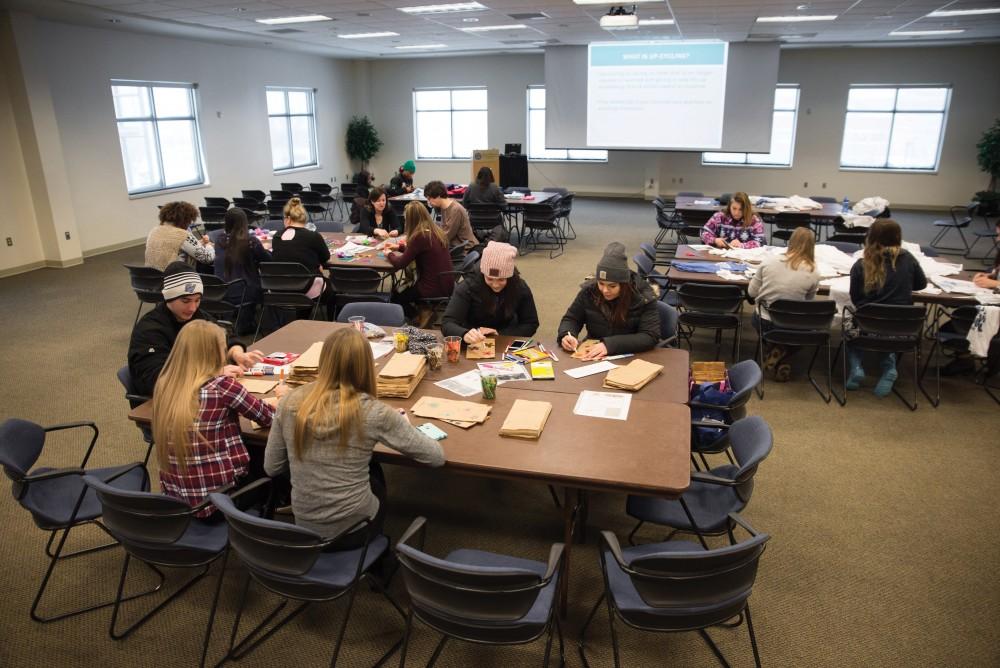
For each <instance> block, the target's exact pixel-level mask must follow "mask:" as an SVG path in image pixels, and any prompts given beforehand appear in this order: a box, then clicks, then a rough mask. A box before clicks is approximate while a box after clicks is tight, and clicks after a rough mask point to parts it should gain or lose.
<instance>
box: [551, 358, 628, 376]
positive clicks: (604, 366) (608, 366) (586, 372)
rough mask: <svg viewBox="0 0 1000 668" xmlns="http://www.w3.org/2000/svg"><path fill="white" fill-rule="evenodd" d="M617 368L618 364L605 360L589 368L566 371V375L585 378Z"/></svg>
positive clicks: (579, 367)
mask: <svg viewBox="0 0 1000 668" xmlns="http://www.w3.org/2000/svg"><path fill="white" fill-rule="evenodd" d="M617 366H618V365H617V364H614V363H612V362H608V361H607V360H604V361H603V362H598V363H597V364H588V365H587V366H578V367H577V368H575V369H566V371H565V372H564V373H565V374H566V375H567V376H569V377H570V378H584V377H585V376H593V375H594V374H595V373H604V372H605V371H611V370H612V369H614V368H615V367H617Z"/></svg>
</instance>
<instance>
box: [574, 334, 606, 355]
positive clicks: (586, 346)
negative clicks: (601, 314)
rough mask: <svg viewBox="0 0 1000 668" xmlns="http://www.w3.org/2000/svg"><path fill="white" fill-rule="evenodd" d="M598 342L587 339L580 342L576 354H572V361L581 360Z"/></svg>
mask: <svg viewBox="0 0 1000 668" xmlns="http://www.w3.org/2000/svg"><path fill="white" fill-rule="evenodd" d="M598 343H600V341H598V340H597V339H587V340H586V341H581V342H580V345H578V346H577V347H576V352H574V353H573V359H578V360H582V359H583V356H584V355H586V354H587V351H588V350H590V349H591V348H593V347H594V346H596V345H597V344H598Z"/></svg>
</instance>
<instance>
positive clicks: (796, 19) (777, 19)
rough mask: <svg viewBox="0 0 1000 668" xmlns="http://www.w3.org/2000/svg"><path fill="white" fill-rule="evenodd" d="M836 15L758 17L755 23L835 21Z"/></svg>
mask: <svg viewBox="0 0 1000 668" xmlns="http://www.w3.org/2000/svg"><path fill="white" fill-rule="evenodd" d="M836 19H837V15H836V14H811V15H806V16H758V17H757V23H801V22H804V21H835V20H836Z"/></svg>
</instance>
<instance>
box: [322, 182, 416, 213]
mask: <svg viewBox="0 0 1000 668" xmlns="http://www.w3.org/2000/svg"><path fill="white" fill-rule="evenodd" d="M355 197H358V184H356V183H347V182H344V183H341V184H340V200H339V201H338V202H337V206H338V208H339V209H340V210H341V211H343V214H344V219H345V220H346V219H347V218H348V217H349V216H350V215H351V205H352V204H354V198H355ZM394 204H395V202H394V201H393V200H390V201H389V205H390V206H392V207H393V208H394V209H395V208H396V207H395V206H394ZM403 204H404V206H405V202H404V203H403ZM396 213H397V214H402V213H403V211H402V209H400V210H399V211H396Z"/></svg>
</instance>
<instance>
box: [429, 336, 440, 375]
mask: <svg viewBox="0 0 1000 668" xmlns="http://www.w3.org/2000/svg"><path fill="white" fill-rule="evenodd" d="M443 357H444V347H443V346H442V345H441V344H440V343H435V344H434V345H432V346H428V347H427V366H429V367H430V368H431V371H437V370H438V369H440V368H441V359H442V358H443Z"/></svg>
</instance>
